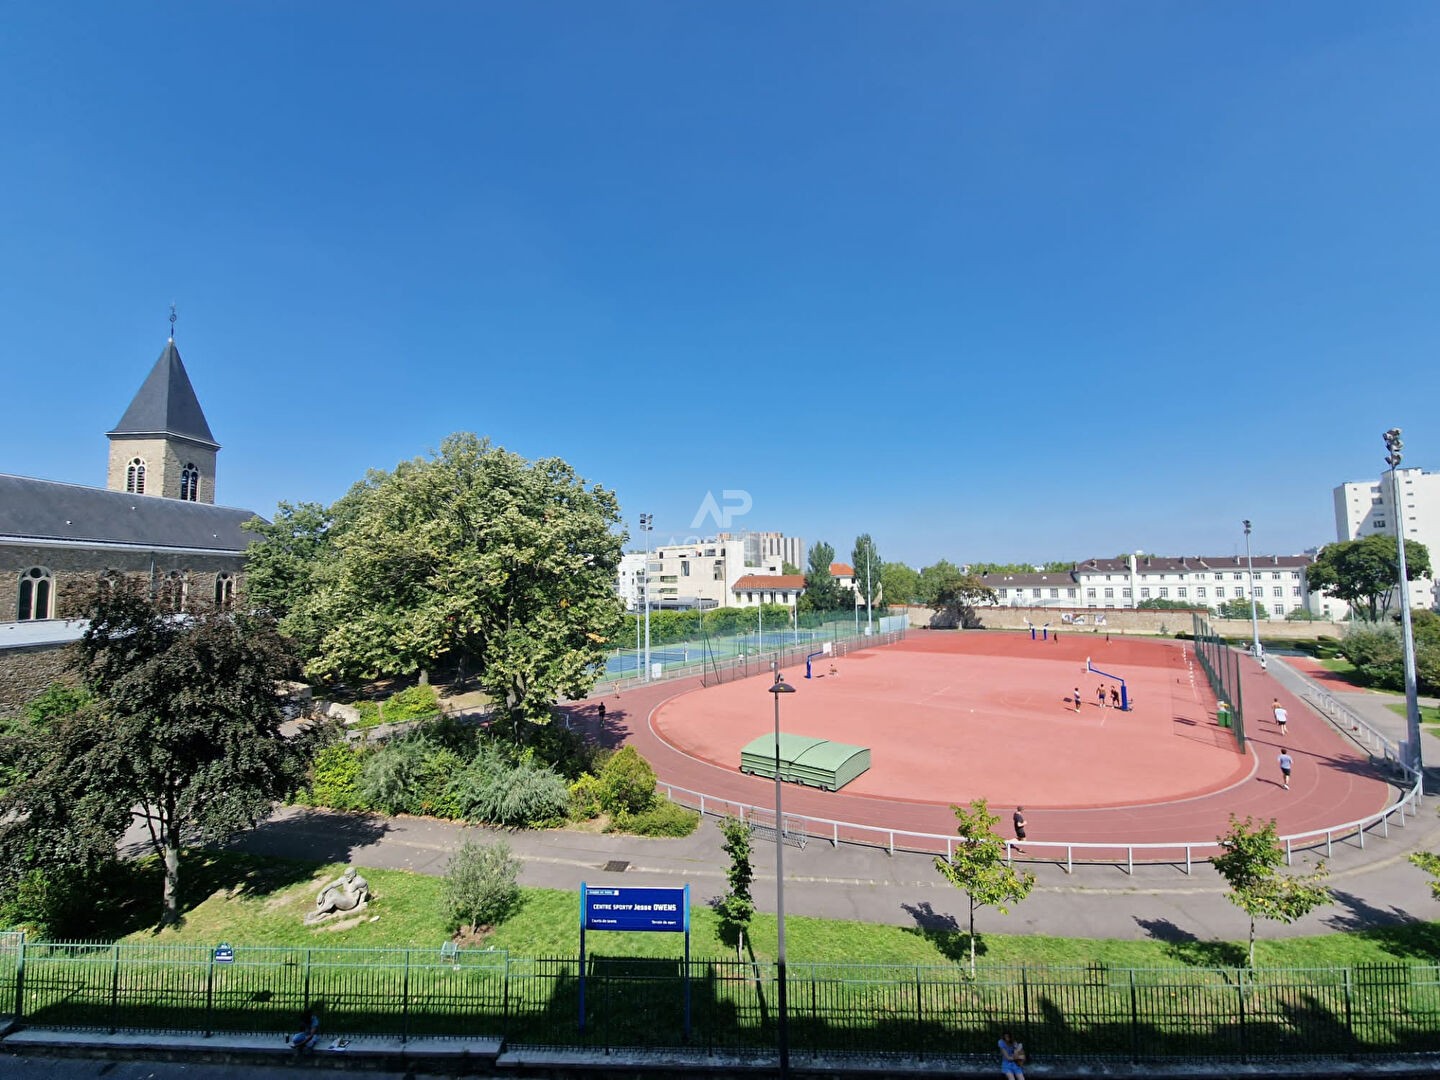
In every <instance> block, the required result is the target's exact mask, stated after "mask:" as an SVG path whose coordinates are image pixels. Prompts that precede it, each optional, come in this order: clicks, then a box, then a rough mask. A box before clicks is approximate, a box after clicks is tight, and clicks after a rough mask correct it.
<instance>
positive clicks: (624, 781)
mask: <svg viewBox="0 0 1440 1080" xmlns="http://www.w3.org/2000/svg"><path fill="white" fill-rule="evenodd" d="M654 803H655V770H654V769H652V768H650V763H649V762H648V761H646V760H645V759H644V758H643V757H641V756H640V754H639V752H638V751H636V749H635V748H634V747H633V746H626V747H623V748H622V749H621V750H620V751H619V752H618V753H616V754H614V755H613V756H612V757H611V758H610V760H609V761H607V762H606V763H605V766H604V768H602V769H601V770H600V805H601V806H602V807H604V808H605V810H606V812H607V813H609V814H611V815H612V816H619V815H620V814H639V813H643V812H644V811H646V810H648V809H650V807H651V806H652V805H654Z"/></svg>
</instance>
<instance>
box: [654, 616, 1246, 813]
mask: <svg viewBox="0 0 1440 1080" xmlns="http://www.w3.org/2000/svg"><path fill="white" fill-rule="evenodd" d="M1137 644H1138V643H1134V642H1112V643H1110V644H1108V645H1107V644H1106V643H1105V640H1104V638H1100V639H1099V640H1098V641H1094V642H1090V641H1086V642H1085V643H1084V645H1085V647H1089V648H1092V649H1093V650H1094V655H1093V656H1092V660H1093V661H1094V663H1095V666H1096V667H1097V668H1101V669H1102V670H1105V671H1110V672H1112V673H1114V674H1118V675H1121V676H1123V677H1124V678H1125V680H1126V685H1127V689H1128V690H1129V691H1130V693H1131V694H1132V695H1134V697H1135V702H1136V704H1135V707H1134V708H1133V709H1132V710H1130V711H1127V712H1121V711H1120V710H1119V709H1115V708H1110V707H1108V706H1109V701H1108V698H1107V703H1106V704H1107V707H1105V708H1101V707H1100V706H1099V705H1098V704H1097V703H1096V699H1095V691H1096V689H1097V688H1098V687H1100V686H1101V685H1104V686H1106V687H1109V686H1112V685H1115V684H1114V680H1111V679H1102V678H1100V677H1098V676H1096V675H1082V670H1083V667H1084V659H1083V654H1080V655H1081V659H1080V660H1079V662H1077V660H1076V659H1075V656H1074V655H1069V656H1068V658H1067V655H1062V654H1074V653H1076V652H1077V649H1078V647H1079V646H1078V644H1077V646H1070V645H1069V644H1068V643H1066V642H1064V639H1063V638H1062V640H1061V643H1058V644H1049V643H1044V644H1042V643H1040V642H1036V643H1034V644H1032V643H1031V642H1030V640H1029V638H1028V637H1027V636H1023V635H1006V636H1003V637H1002V636H989V637H986V636H977V637H974V638H969V637H966V635H963V634H928V635H924V634H917V635H912V636H911V637H910V638H909V639H908V640H907V641H905V642H904V643H903V644H899V645H894V646H888V647H885V648H877V649H869V650H865V651H862V652H859V653H852V654H851V655H849V656H846V657H843V658H841V659H839V660H836V661H835V662H834V664H831V663H830V662H829V661H828V660H822V661H820V662H817V664H816V667H815V674H816V677H815V678H813V679H809V680H807V679H805V678H804V671H803V670H795V671H788V672H786V673H785V674H786V678H787V680H788V681H789V682H790V684H791V685H792V686H794V687H795V689H796V693H794V694H788V695H786V696H785V698H784V700H783V701H782V702H781V705H780V708H781V724H782V726H783V728H784V730H785V731H787V732H792V733H794V734H797V735H809V736H815V737H818V738H824V739H829V740H831V741H833V742H841V743H850V744H853V745H856V746H868V747H870V749H871V764H870V770H869V771H868V772H866V773H864V774H863V775H862V776H860V777H859V778H858V779H856V780H855V781H853V782H852V783H851V784H849V785H848V786H847V787H846V788H845V789H844V790H845V794H847V795H851V796H856V795H866V796H870V797H874V798H893V797H896V796H902V797H904V798H906V799H909V800H913V801H916V802H933V803H939V804H941V805H945V806H948V805H950V804H951V803H956V802H969V801H970V800H971V799H973V798H975V797H977V796H981V795H983V796H985V797H986V798H988V799H990V800H991V801H992V802H998V803H1005V804H1010V805H1014V804H1016V803H1019V804H1023V805H1024V806H1026V807H1029V808H1030V809H1040V808H1042V807H1062V806H1063V807H1082V806H1120V805H1131V804H1138V803H1150V802H1160V801H1167V800H1169V799H1173V798H1176V797H1185V796H1190V795H1199V794H1204V793H1206V792H1209V791H1215V790H1218V789H1219V788H1222V787H1226V786H1228V785H1230V784H1233V783H1237V782H1239V781H1241V780H1243V779H1245V777H1246V776H1247V775H1248V774H1249V772H1250V767H1251V761H1250V759H1249V758H1248V757H1246V756H1245V755H1243V754H1241V753H1240V752H1239V751H1238V750H1237V749H1236V746H1235V737H1234V735H1233V734H1232V733H1231V732H1229V731H1228V730H1226V729H1224V728H1221V727H1219V726H1218V725H1217V724H1216V722H1215V719H1214V705H1213V702H1214V697H1213V695H1212V694H1211V693H1210V690H1209V687H1208V685H1206V684H1205V683H1204V681H1203V679H1202V680H1201V681H1200V682H1199V683H1198V684H1197V683H1196V682H1194V681H1192V679H1191V677H1190V672H1189V670H1188V669H1187V666H1186V663H1185V660H1184V658H1183V657H1182V654H1181V651H1180V650H1179V649H1159V648H1154V647H1149V648H1146V647H1137ZM961 645H965V646H968V647H966V648H963V649H962V648H961V647H960V646H961ZM1017 645H1018V646H1021V647H1018V648H1017ZM832 670H833V671H834V674H831V672H832ZM1076 687H1079V689H1080V699H1081V708H1080V711H1079V712H1076V711H1075V708H1074V705H1073V690H1074V689H1075V688H1076ZM755 689H756V688H755V685H754V681H753V680H744V681H741V682H736V683H729V684H727V685H725V686H718V687H714V688H711V689H701V690H692V691H690V692H689V693H686V694H682V695H680V696H679V697H675V698H672V699H670V700H669V701H667V702H665V703H664V704H663V705H661V706H660V707H659V708H658V709H657V710H656V711H655V714H654V716H653V717H652V718H651V728H652V729H653V730H654V731H655V733H656V734H657V735H659V736H660V738H662V739H664V740H665V741H666V742H668V743H669V744H670V745H671V746H673V747H675V748H676V749H678V750H680V751H681V752H683V753H685V754H687V755H689V756H691V757H696V758H699V759H701V760H702V761H708V762H710V763H711V764H714V765H720V766H724V767H731V768H733V767H735V766H738V764H739V762H740V750H741V748H742V747H743V746H744V745H745V744H746V743H748V742H749V741H750V740H751V739H753V738H755V737H756V736H757V735H769V734H771V733H772V732H773V730H774V718H773V713H771V714H769V715H767V710H766V709H765V708H764V706H765V705H766V704H767V702H766V701H765V700H764V699H761V700H760V701H759V702H758V705H759V706H760V707H759V708H757V700H756V696H755ZM766 696H767V697H768V696H769V695H768V694H767V695H766Z"/></svg>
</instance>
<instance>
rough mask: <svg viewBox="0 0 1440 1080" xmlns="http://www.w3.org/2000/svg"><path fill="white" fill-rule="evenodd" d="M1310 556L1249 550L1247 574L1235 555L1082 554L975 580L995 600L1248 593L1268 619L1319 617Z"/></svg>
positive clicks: (1104, 603)
mask: <svg viewBox="0 0 1440 1080" xmlns="http://www.w3.org/2000/svg"><path fill="white" fill-rule="evenodd" d="M1313 561H1314V560H1313V559H1312V557H1311V556H1309V555H1256V556H1254V559H1253V563H1254V569H1255V572H1254V576H1253V578H1252V577H1251V575H1250V572H1249V569H1248V567H1247V565H1246V561H1245V556H1243V555H1222V556H1198V555H1197V556H1181V557H1178V558H1175V557H1168V556H1163V557H1162V556H1155V555H1139V556H1136V555H1127V556H1126V557H1124V558H1122V559H1087V560H1086V561H1085V562H1082V563H1076V564H1075V565H1074V566H1072V567H1071V568H1070V569H1069V570H1062V571H1058V572H1049V573H1041V572H1036V573H1033V574H982V575H981V576H980V580H981V581H982V582H984V584H986V585H988V586H989V587H990V588H992V589H994V590H995V603H996V604H997V605H999V606H1007V607H1054V608H1099V609H1105V608H1137V607H1139V606H1140V605H1141V604H1142V603H1143V602H1144V601H1146V600H1152V599H1153V600H1172V601H1176V602H1178V603H1186V604H1193V605H1194V606H1196V607H1210V608H1215V607H1219V606H1220V605H1221V604H1223V603H1225V602H1226V601H1228V600H1236V599H1243V600H1247V601H1248V600H1249V599H1250V597H1251V596H1252V594H1253V596H1254V597H1255V599H1256V600H1258V601H1260V602H1261V603H1263V604H1264V605H1265V611H1266V614H1267V616H1268V618H1270V619H1271V620H1274V621H1279V620H1282V619H1284V618H1285V617H1286V616H1287V615H1289V614H1290V613H1291V612H1293V611H1295V610H1297V609H1304V610H1307V611H1311V612H1313V613H1314V614H1315V615H1317V616H1320V617H1322V618H1325V617H1329V615H1330V612H1329V610H1328V609H1327V607H1326V605H1329V604H1331V603H1332V601H1330V600H1329V598H1328V597H1325V596H1321V595H1319V594H1315V595H1313V596H1312V595H1311V593H1310V592H1309V589H1308V586H1307V584H1306V580H1305V571H1306V568H1307V567H1308V566H1309V565H1310V563H1311V562H1313ZM1339 607H1340V609H1341V610H1342V613H1343V609H1344V605H1343V604H1341V605H1339Z"/></svg>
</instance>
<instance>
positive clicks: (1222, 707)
mask: <svg viewBox="0 0 1440 1080" xmlns="http://www.w3.org/2000/svg"><path fill="white" fill-rule="evenodd" d="M1215 719H1216V720H1218V721H1220V726H1221V727H1229V726H1230V706H1229V705H1227V704H1226V703H1225V702H1223V701H1222V702H1220V704H1219V705H1218V706H1217V707H1216V709H1215Z"/></svg>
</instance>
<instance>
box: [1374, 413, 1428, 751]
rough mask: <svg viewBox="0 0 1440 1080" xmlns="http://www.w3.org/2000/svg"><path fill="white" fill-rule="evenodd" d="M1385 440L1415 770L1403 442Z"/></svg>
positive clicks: (1393, 432)
mask: <svg viewBox="0 0 1440 1080" xmlns="http://www.w3.org/2000/svg"><path fill="white" fill-rule="evenodd" d="M1381 438H1383V439H1384V440H1385V464H1386V465H1388V466H1390V486H1391V490H1392V492H1393V493H1394V499H1395V550H1396V563H1397V566H1398V570H1399V575H1400V582H1399V588H1400V637H1401V640H1402V642H1403V644H1404V653H1405V739H1406V741H1407V742H1408V743H1409V751H1410V752H1409V753H1408V754H1406V755H1405V756H1406V758H1407V759H1408V760H1407V761H1406V764H1407V765H1409V766H1410V767H1411V768H1412V769H1414V770H1415V772H1416V774H1417V775H1418V774H1419V773H1420V770H1421V769H1422V768H1423V767H1424V760H1423V755H1422V754H1421V751H1420V699H1419V696H1418V693H1417V690H1416V686H1415V631H1414V629H1413V627H1412V626H1411V625H1410V581H1409V577H1410V575H1409V573H1408V572H1407V569H1406V566H1405V505H1404V503H1403V502H1402V501H1401V495H1400V462H1401V461H1402V460H1403V459H1404V454H1403V451H1404V449H1405V444H1404V443H1403V442H1402V441H1401V440H1400V429H1399V428H1398V427H1397V428H1391V429H1390V430H1389V431H1387V432H1385V434H1384V435H1383V436H1381Z"/></svg>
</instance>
